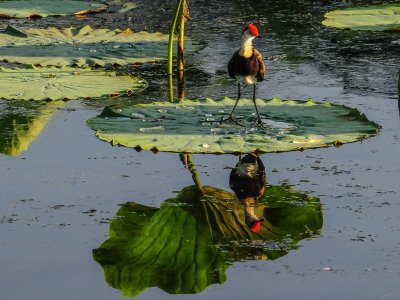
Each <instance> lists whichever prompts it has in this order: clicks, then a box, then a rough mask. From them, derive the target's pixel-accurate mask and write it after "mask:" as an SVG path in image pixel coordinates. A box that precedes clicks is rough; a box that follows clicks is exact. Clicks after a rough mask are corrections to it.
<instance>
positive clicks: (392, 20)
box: [322, 4, 400, 31]
mask: <svg viewBox="0 0 400 300" xmlns="http://www.w3.org/2000/svg"><path fill="white" fill-rule="evenodd" d="M322 24H323V25H325V26H329V27H334V28H339V29H352V30H370V31H399V30H400V4H383V5H371V6H355V7H350V8H344V9H337V10H333V11H330V12H327V13H326V14H325V20H324V21H322Z"/></svg>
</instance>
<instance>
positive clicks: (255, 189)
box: [229, 154, 267, 232]
mask: <svg viewBox="0 0 400 300" xmlns="http://www.w3.org/2000/svg"><path fill="white" fill-rule="evenodd" d="M266 183H267V176H266V174H265V166H264V164H263V162H262V161H261V159H260V158H259V157H258V156H256V155H255V154H248V155H246V156H245V157H243V158H240V159H239V162H238V163H237V164H236V166H235V167H234V168H233V169H232V171H231V174H230V176H229V186H230V188H231V189H232V190H233V191H234V192H235V195H236V197H237V198H238V199H239V200H240V201H241V202H242V203H243V205H244V206H245V223H246V225H247V226H248V227H250V228H251V230H252V231H253V232H258V230H259V229H260V225H261V222H262V221H263V220H264V219H260V218H258V217H257V216H256V215H255V213H254V207H255V205H256V202H257V199H258V198H259V197H260V196H261V195H262V194H263V193H264V187H265V184H266Z"/></svg>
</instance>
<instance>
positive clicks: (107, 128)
mask: <svg viewBox="0 0 400 300" xmlns="http://www.w3.org/2000/svg"><path fill="white" fill-rule="evenodd" d="M234 102H235V101H234V100H233V99H230V98H224V99H222V100H220V101H215V100H212V99H207V100H204V101H191V100H184V101H182V102H181V103H179V104H176V103H170V102H156V103H150V104H137V105H134V106H130V107H128V108H124V109H122V110H120V112H116V111H114V110H113V109H112V108H110V107H106V108H105V109H104V110H103V112H102V113H101V114H100V115H99V116H97V117H95V118H92V119H90V120H88V121H87V123H88V125H89V126H90V127H92V128H93V129H94V130H96V135H97V136H98V137H99V138H100V139H102V140H105V141H107V142H110V143H112V145H121V146H126V147H130V148H135V149H144V150H153V151H167V152H179V153H181V152H186V153H249V152H252V151H258V152H282V151H292V150H298V149H305V148H317V147H326V146H329V145H332V144H335V145H341V144H344V143H349V142H354V141H358V140H361V139H364V138H366V137H369V136H371V135H374V134H376V133H377V132H378V130H379V126H378V125H377V124H375V123H373V122H370V121H368V119H367V118H366V117H365V116H364V115H363V114H361V113H360V112H359V111H357V110H356V109H352V108H349V107H345V106H342V105H334V104H331V103H316V102H314V101H312V100H310V101H300V100H290V101H282V100H280V99H277V98H273V99H271V100H262V99H257V103H258V108H259V110H260V113H261V114H262V115H263V117H264V122H265V123H266V124H267V126H268V128H267V129H265V130H264V129H262V128H260V127H254V121H255V120H256V117H255V113H254V111H255V110H254V106H253V103H252V101H251V100H248V99H241V100H240V101H239V104H238V107H237V110H236V113H237V116H238V118H239V117H243V119H242V120H241V122H242V123H243V124H245V125H246V127H240V126H236V125H227V124H220V123H219V122H216V121H218V120H221V119H222V118H223V117H226V116H227V115H228V114H229V112H230V111H231V109H232V106H233V104H234Z"/></svg>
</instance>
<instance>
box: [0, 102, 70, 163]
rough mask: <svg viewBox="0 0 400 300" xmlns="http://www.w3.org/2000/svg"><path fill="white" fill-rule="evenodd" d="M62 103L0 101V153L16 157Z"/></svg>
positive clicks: (26, 147)
mask: <svg viewBox="0 0 400 300" xmlns="http://www.w3.org/2000/svg"><path fill="white" fill-rule="evenodd" d="M63 105H64V102H47V103H46V102H32V101H22V102H20V101H1V102H0V153H3V154H7V155H11V156H17V155H19V154H21V153H22V152H23V151H26V150H27V149H28V147H29V145H30V144H31V143H32V141H34V140H35V139H36V138H37V137H38V136H39V135H40V133H41V131H42V130H43V128H44V127H45V126H46V123H47V122H48V121H49V119H50V117H51V116H52V114H53V112H54V111H55V110H56V109H57V108H59V107H62V106H63Z"/></svg>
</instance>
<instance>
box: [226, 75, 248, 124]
mask: <svg viewBox="0 0 400 300" xmlns="http://www.w3.org/2000/svg"><path fill="white" fill-rule="evenodd" d="M241 96H242V94H241V91H240V82H238V95H237V99H236V102H235V105H234V106H233V109H232V112H231V113H230V114H229V117H228V118H226V119H222V120H221V123H230V122H231V123H235V124H236V125H239V126H244V125H243V124H240V123H239V122H238V121H236V118H235V114H234V113H235V109H236V106H237V104H238V102H239V100H240V98H241Z"/></svg>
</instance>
